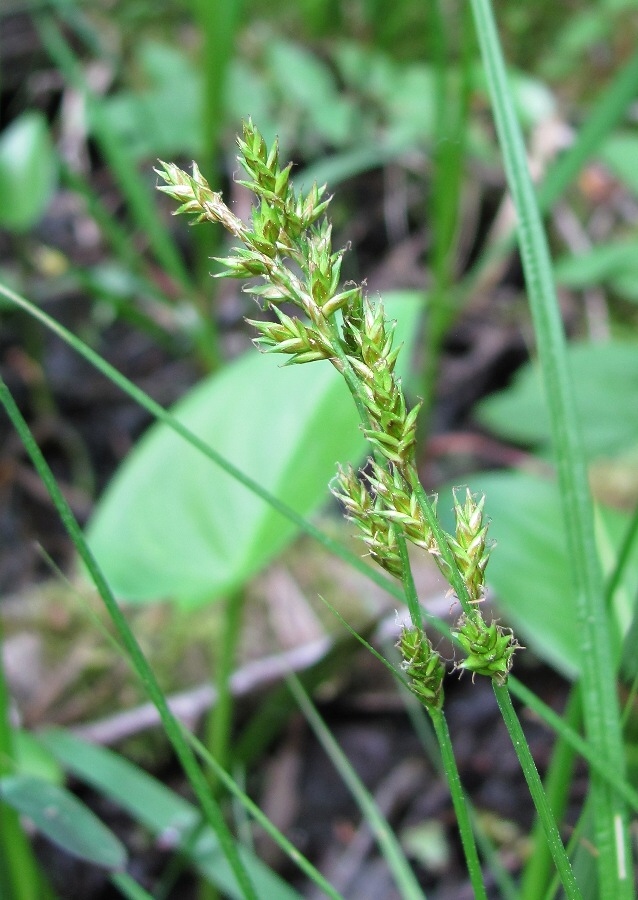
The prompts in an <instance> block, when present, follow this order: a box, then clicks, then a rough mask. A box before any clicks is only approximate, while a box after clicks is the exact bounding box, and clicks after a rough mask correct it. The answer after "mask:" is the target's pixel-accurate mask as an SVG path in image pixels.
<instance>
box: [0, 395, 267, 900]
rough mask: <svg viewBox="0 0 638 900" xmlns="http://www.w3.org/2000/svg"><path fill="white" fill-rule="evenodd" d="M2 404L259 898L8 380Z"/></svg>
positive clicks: (241, 880) (205, 805)
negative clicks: (8, 384) (17, 403)
mask: <svg viewBox="0 0 638 900" xmlns="http://www.w3.org/2000/svg"><path fill="white" fill-rule="evenodd" d="M0 403H2V405H3V406H4V408H5V410H6V412H7V415H8V416H9V418H10V419H11V422H12V423H13V425H14V427H15V429H16V431H17V432H18V434H19V436H20V439H21V441H22V443H23V445H24V448H25V450H26V451H27V453H28V454H29V456H30V458H31V461H32V462H33V465H34V466H35V468H36V470H37V472H38V474H39V475H40V478H41V479H42V482H43V483H44V486H45V488H46V489H47V492H48V494H49V496H50V497H51V500H52V501H53V504H54V506H55V508H56V510H57V512H58V514H59V516H60V518H61V520H62V523H63V525H64V527H65V528H66V530H67V532H68V534H69V536H70V537H71V540H72V541H73V544H74V546H75V548H76V550H77V552H78V554H79V556H80V558H81V559H82V561H83V563H84V565H85V566H86V568H87V571H88V572H89V573H90V576H91V578H92V580H93V582H94V584H95V586H96V588H97V590H98V593H99V594H100V597H101V598H102V600H103V602H104V605H105V606H106V609H107V611H108V613H109V616H110V618H111V621H112V622H113V625H114V627H115V629H116V631H117V632H118V635H119V637H120V640H121V642H122V645H123V647H124V649H125V651H126V653H127V656H128V659H129V661H130V663H131V666H132V668H133V670H134V671H135V672H136V674H137V675H138V677H139V678H140V681H141V682H142V684H143V685H144V687H145V688H146V691H147V693H148V695H149V697H150V699H151V700H152V701H153V703H154V704H155V706H156V707H157V710H158V712H159V714H160V718H161V720H162V725H163V727H164V731H165V733H166V737H167V738H168V740H169V741H170V742H171V744H172V746H173V748H174V750H175V753H176V755H177V757H178V759H179V760H180V762H181V764H182V766H183V769H184V772H185V774H186V777H187V778H188V780H189V782H190V784H191V786H192V788H193V791H194V792H195V795H196V797H197V799H198V801H199V803H200V805H201V808H202V813H203V815H204V817H205V818H206V820H207V822H209V824H210V825H211V827H212V828H213V829H214V831H215V833H216V834H217V837H218V839H219V842H220V845H221V847H222V849H223V852H224V854H225V856H226V858H227V859H228V862H229V864H230V866H231V868H232V870H233V872H234V874H235V877H236V878H237V883H238V884H239V885H240V887H241V890H242V892H243V895H244V897H245V898H246V900H257V895H256V893H255V891H254V888H253V886H252V884H251V881H250V879H249V877H248V874H247V872H246V869H245V866H244V865H243V863H242V861H241V859H240V857H239V854H238V853H237V848H236V846H235V843H234V841H233V838H232V836H231V834H230V832H229V830H228V828H227V826H226V823H225V822H224V819H223V816H222V814H221V811H220V809H219V807H218V806H217V804H216V803H215V802H214V800H213V798H212V797H211V795H210V793H209V791H208V785H207V784H206V780H205V778H204V776H203V774H202V772H201V770H200V768H199V767H198V765H197V763H196V761H195V758H194V756H193V753H192V751H191V749H190V747H189V746H188V744H187V743H186V741H185V740H184V737H183V735H182V731H181V728H180V726H179V724H178V722H177V720H176V719H175V717H174V716H173V714H172V713H171V711H170V708H169V706H168V704H167V702H166V697H165V696H164V694H163V692H162V690H161V688H160V686H159V684H158V682H157V680H156V678H155V675H154V674H153V671H152V669H151V667H150V666H149V664H148V662H147V660H146V657H145V656H144V654H143V653H142V651H141V649H140V646H139V644H138V643H137V640H136V638H135V636H134V635H133V633H132V631H131V629H130V628H129V625H128V622H127V621H126V618H125V617H124V614H123V613H122V611H121V609H120V608H119V606H118V604H117V601H116V600H115V597H114V596H113V594H112V592H111V590H110V588H109V586H108V584H107V582H106V580H105V579H104V577H103V575H102V572H101V570H100V569H99V567H98V565H97V563H96V561H95V559H94V558H93V555H92V553H91V551H90V550H89V547H88V545H87V543H86V541H85V539H84V535H83V534H82V530H81V528H80V526H79V525H78V523H77V520H76V519H75V517H74V515H73V513H72V511H71V508H70V506H69V504H68V502H67V501H66V499H65V498H64V496H63V494H62V492H61V491H60V488H59V487H58V485H57V482H56V480H55V477H54V475H53V473H52V472H51V469H50V468H49V466H48V465H47V462H46V460H45V459H44V457H43V455H42V453H41V451H40V448H39V447H38V445H37V444H36V442H35V440H34V438H33V435H32V434H31V432H30V430H29V427H28V425H27V423H26V422H25V420H24V418H23V416H22V414H21V413H20V410H19V409H18V407H17V405H16V403H15V401H14V399H13V397H12V396H11V393H10V391H9V390H8V388H7V386H6V385H5V383H4V381H2V380H0Z"/></svg>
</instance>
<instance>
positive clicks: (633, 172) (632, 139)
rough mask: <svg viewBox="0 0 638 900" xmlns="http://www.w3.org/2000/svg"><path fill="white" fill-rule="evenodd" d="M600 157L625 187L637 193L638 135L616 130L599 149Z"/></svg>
mask: <svg viewBox="0 0 638 900" xmlns="http://www.w3.org/2000/svg"><path fill="white" fill-rule="evenodd" d="M599 156H600V159H601V160H602V161H603V162H604V163H605V164H606V165H607V166H608V167H609V168H610V169H611V171H612V172H613V173H614V175H616V176H617V177H618V178H619V179H620V180H621V181H622V182H623V184H625V185H626V187H628V188H629V190H630V191H631V192H632V193H633V194H636V195H638V167H637V166H636V159H637V158H638V135H636V134H634V133H633V132H617V133H616V134H613V135H612V136H611V137H610V138H608V139H607V140H606V141H605V143H604V145H603V146H602V147H601V149H600V153H599Z"/></svg>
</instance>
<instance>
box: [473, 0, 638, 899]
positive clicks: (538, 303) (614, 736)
mask: <svg viewBox="0 0 638 900" xmlns="http://www.w3.org/2000/svg"><path fill="white" fill-rule="evenodd" d="M472 11H473V14H474V21H475V25H476V31H477V35H478V39H479V44H480V48H481V55H482V58H483V64H484V66H485V70H486V74H487V80H488V86H489V91H490V96H491V101H492V106H493V110H494V118H495V121H496V128H497V132H498V136H499V141H500V144H501V148H502V152H503V158H504V163H505V170H506V174H507V181H508V185H509V188H510V191H511V193H512V198H513V201H514V205H515V207H516V210H517V213H518V240H519V246H520V250H521V258H522V262H523V269H524V273H525V280H526V284H527V290H528V294H529V302H530V307H531V312H532V319H533V321H534V329H535V333H536V340H537V344H538V353H539V359H540V365H541V369H542V373H543V380H544V384H545V393H546V397H547V402H548V408H549V414H550V421H551V429H552V438H553V445H554V452H555V457H556V463H557V469H558V480H559V485H560V491H561V501H562V506H563V518H564V521H565V529H566V537H567V546H568V552H569V559H570V563H571V569H572V577H573V580H574V584H575V587H576V598H577V627H578V629H579V631H580V636H581V638H580V639H581V647H582V661H583V665H582V673H583V674H582V686H583V704H584V718H585V728H586V731H587V735H588V738H589V740H590V742H591V744H592V747H593V749H594V751H595V752H596V753H597V754H598V755H600V757H601V759H602V760H603V761H604V762H605V763H606V765H608V766H609V767H610V768H611V769H612V770H615V771H617V772H619V773H621V774H622V773H623V772H624V754H623V746H622V738H621V729H620V714H619V709H618V701H617V696H616V684H615V677H614V669H613V662H612V659H613V658H612V653H611V640H610V634H609V624H608V621H607V616H606V609H605V606H604V602H603V598H604V592H603V584H602V574H601V571H600V566H599V562H598V555H597V550H596V544H595V539H594V526H593V514H592V505H591V498H590V495H589V487H588V482H587V471H586V467H585V460H584V454H583V448H582V440H581V436H580V431H579V426H578V421H577V415H576V409H575V406H574V400H573V388H572V384H571V379H570V375H569V372H568V369H567V362H566V353H565V336H564V331H563V325H562V321H561V318H560V313H559V307H558V301H557V297H556V290H555V286H554V281H553V277H552V268H551V261H550V256H549V249H548V247H547V240H546V237H545V234H544V231H543V226H542V222H541V217H540V212H539V209H538V204H537V203H536V198H535V196H534V189H533V186H532V182H531V178H530V176H529V171H528V167H527V159H526V154H525V146H524V143H523V138H522V134H521V130H520V125H519V123H518V121H517V119H516V114H515V111H514V104H513V101H512V96H511V91H510V88H509V83H508V79H507V73H506V69H505V62H504V60H503V56H502V52H501V47H500V43H499V39H498V35H497V31H496V26H495V23H494V19H493V15H492V9H491V6H490V3H489V0H472ZM592 799H593V802H594V806H595V813H594V821H595V839H596V847H597V853H598V854H599V855H598V874H599V880H600V883H599V891H600V895H601V896H603V897H614V898H617V900H622V898H630V897H633V896H634V889H633V886H632V884H631V883H630V879H629V878H628V877H627V874H628V873H627V865H626V862H625V861H626V860H629V859H630V858H631V856H630V847H629V840H628V827H627V816H626V809H625V807H624V804H623V803H622V802H621V801H620V799H619V797H618V796H617V795H616V794H615V793H614V792H613V791H612V790H611V789H610V788H609V785H608V783H607V782H606V781H604V780H602V779H600V778H599V777H598V776H597V774H595V773H594V774H593V776H592ZM618 821H620V823H621V829H620V830H621V832H622V833H621V835H619V834H618V827H617V824H616V823H617V822H618ZM630 868H631V867H630Z"/></svg>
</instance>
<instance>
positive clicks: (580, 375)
mask: <svg viewBox="0 0 638 900" xmlns="http://www.w3.org/2000/svg"><path fill="white" fill-rule="evenodd" d="M568 357H569V364H570V368H571V371H572V376H573V380H574V389H575V395H576V405H577V408H578V412H579V416H580V422H581V428H582V432H583V437H584V442H585V451H586V454H587V457H588V459H590V460H591V459H595V458H596V457H601V456H613V455H615V454H618V453H620V452H621V451H623V450H626V449H627V448H630V447H632V446H634V445H635V444H637V443H638V415H634V414H632V411H633V410H635V409H636V405H637V402H638V399H637V398H638V345H636V344H632V343H621V342H617V341H612V342H610V343H608V344H573V345H571V346H570V347H569V348H568ZM476 417H477V419H478V421H479V422H480V423H481V424H482V425H484V426H485V427H487V428H489V429H490V430H492V431H494V432H496V433H497V434H499V435H502V436H503V437H505V438H507V439H509V440H512V441H516V442H518V443H521V444H529V445H531V446H534V447H537V448H539V449H540V450H542V451H545V450H547V449H548V448H549V445H550V430H549V418H548V413H547V404H546V401H545V397H544V394H543V389H542V386H541V382H540V379H539V377H538V373H537V370H536V367H535V365H533V364H531V363H530V364H528V365H526V366H524V367H523V368H522V369H521V370H520V372H519V373H518V374H517V376H516V378H515V379H514V381H513V383H512V385H511V387H509V388H507V389H506V390H504V391H501V392H500V393H498V394H493V395H492V396H491V397H488V398H487V399H486V400H484V401H483V402H482V403H480V404H479V405H478V407H477V409H476Z"/></svg>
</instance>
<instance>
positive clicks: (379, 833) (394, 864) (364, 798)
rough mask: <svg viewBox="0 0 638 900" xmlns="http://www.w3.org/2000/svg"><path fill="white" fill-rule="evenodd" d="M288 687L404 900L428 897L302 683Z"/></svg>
mask: <svg viewBox="0 0 638 900" xmlns="http://www.w3.org/2000/svg"><path fill="white" fill-rule="evenodd" d="M288 686H289V688H290V690H291V692H292V694H293V696H294V697H295V700H296V701H297V703H298V704H299V708H300V709H301V711H302V712H303V714H304V716H305V717H306V720H307V722H308V724H309V725H310V727H311V728H312V730H313V731H314V733H315V736H316V737H317V739H318V741H319V743H320V744H321V746H322V747H323V748H324V750H325V752H326V753H327V755H328V757H329V758H330V760H331V762H332V764H333V765H334V767H335V768H336V769H337V771H338V772H339V775H340V777H341V779H342V780H343V783H344V784H345V785H346V786H347V788H348V789H349V790H350V793H351V794H352V796H353V797H354V799H355V800H356V802H357V805H358V806H359V809H360V810H361V812H362V814H363V816H364V818H365V820H366V822H367V823H368V825H369V826H370V829H371V830H372V832H373V834H374V835H375V837H376V839H377V842H378V845H379V849H380V850H381V852H382V854H383V856H384V858H385V860H386V862H387V864H388V868H389V869H390V871H391V872H392V875H393V876H394V879H395V882H396V885H397V887H398V889H399V891H400V893H401V897H403V898H405V900H424V898H425V895H424V893H423V891H422V890H421V887H420V886H419V883H418V882H417V880H416V878H415V877H414V873H413V872H412V869H411V868H410V865H409V863H408V861H407V859H406V858H405V854H404V853H403V850H402V849H401V845H400V844H399V842H398V840H397V837H396V835H395V834H394V832H393V830H392V829H391V828H390V826H389V824H388V822H387V820H386V819H385V817H384V816H383V814H382V813H381V810H380V809H379V807H378V806H377V804H376V802H375V800H374V798H373V797H372V796H371V794H370V793H369V791H368V790H367V789H366V787H365V785H364V784H363V782H362V781H361V779H360V778H359V776H358V775H357V773H356V772H355V771H354V769H353V767H352V765H351V764H350V762H349V760H348V758H347V757H346V755H345V753H344V752H343V750H342V749H341V747H340V746H339V745H338V744H337V742H336V740H335V739H334V737H333V735H332V733H331V732H330V729H329V728H328V727H327V725H326V724H325V722H324V721H323V719H322V718H321V716H320V715H319V713H318V712H317V710H316V709H315V706H314V704H313V703H312V701H311V700H310V697H308V695H307V694H306V692H305V691H304V689H303V687H302V685H301V682H300V681H299V679H298V678H296V677H295V676H294V675H290V676H289V677H288Z"/></svg>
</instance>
